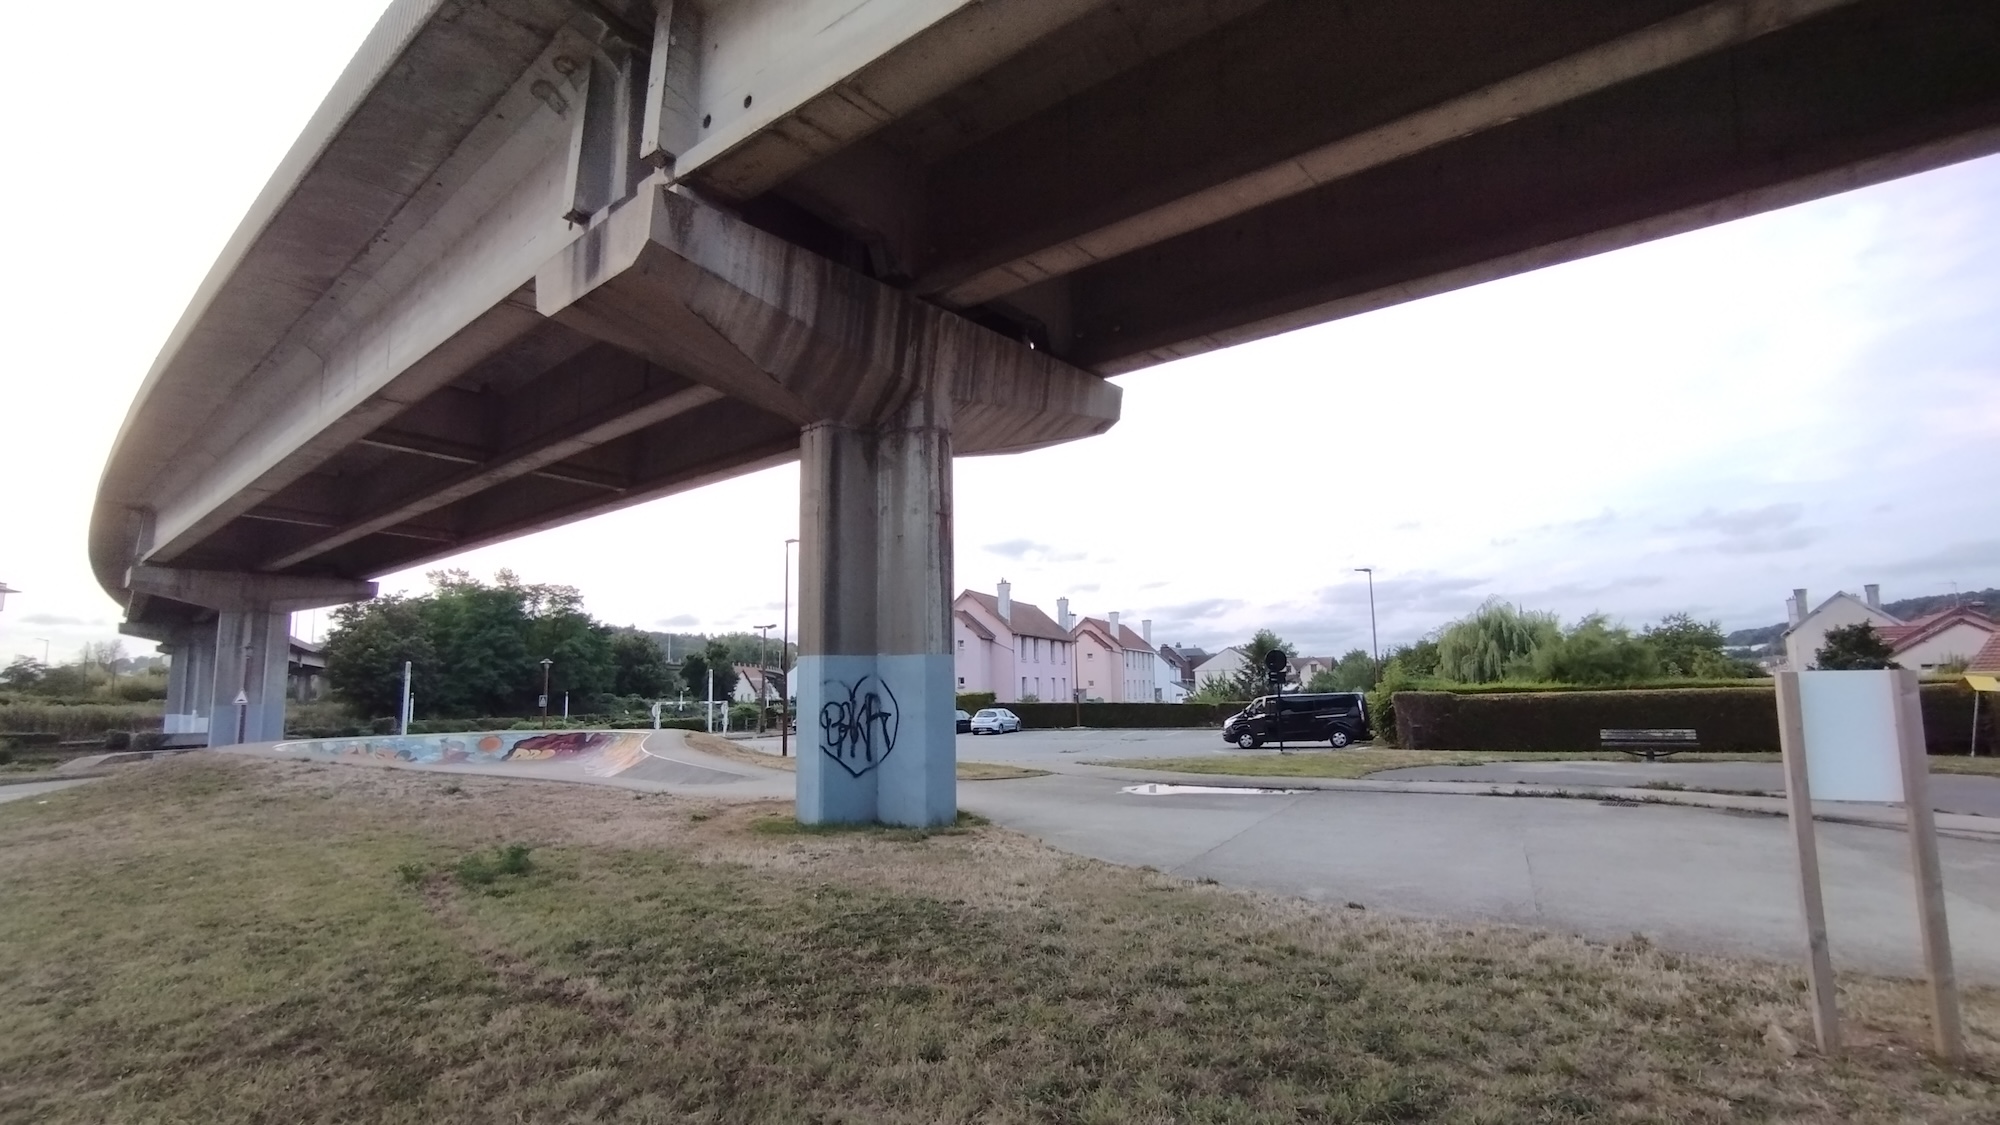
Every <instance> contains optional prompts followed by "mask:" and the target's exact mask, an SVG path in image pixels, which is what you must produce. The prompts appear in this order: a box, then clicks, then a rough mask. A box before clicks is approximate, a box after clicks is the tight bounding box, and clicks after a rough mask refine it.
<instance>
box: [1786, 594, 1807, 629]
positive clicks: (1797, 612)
mask: <svg viewBox="0 0 2000 1125" xmlns="http://www.w3.org/2000/svg"><path fill="white" fill-rule="evenodd" d="M1789 608H1790V612H1788V613H1786V614H1785V616H1786V617H1787V618H1789V619H1790V621H1791V624H1793V625H1797V624H1798V623H1799V622H1801V621H1804V620H1805V619H1806V589H1805V587H1804V586H1801V587H1799V588H1798V589H1796V590H1793V591H1792V604H1791V606H1790V607H1789Z"/></svg>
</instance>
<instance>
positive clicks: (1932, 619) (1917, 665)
mask: <svg viewBox="0 0 2000 1125" xmlns="http://www.w3.org/2000/svg"><path fill="white" fill-rule="evenodd" d="M1862 591H1863V592H1862V595H1861V596H1860V597H1858V598H1857V597H1855V596H1854V595H1853V594H1850V593H1848V592H1847V591H1845V590H1842V591H1840V592H1838V593H1836V594H1834V595H1833V596H1832V597H1830V598H1828V599H1827V600H1826V601H1824V602H1821V603H1820V604H1819V605H1818V606H1817V607H1815V608H1814V609H1812V610H1811V611H1807V610H1806V609H1805V605H1806V592H1805V591H1804V590H1794V591H1792V597H1791V598H1790V600H1788V601H1787V602H1786V603H1785V609H1786V615H1787V619H1788V620H1789V622H1790V626H1789V628H1787V629H1786V631H1785V665H1784V666H1785V667H1787V668H1792V669H1804V668H1810V667H1812V666H1813V662H1814V660H1816V659H1817V658H1818V654H1819V650H1820V648H1821V647H1822V646H1824V645H1825V644H1826V634H1827V633H1828V632H1829V631H1831V630H1833V629H1838V628H1843V627H1847V626H1853V625H1859V624H1864V623H1865V624H1869V625H1873V626H1874V627H1875V632H1876V633H1877V634H1878V635H1879V636H1880V637H1881V638H1882V639H1883V640H1884V641H1886V642H1888V644H1889V653H1890V659H1892V660H1894V661H1895V662H1896V663H1897V664H1898V665H1899V666H1901V667H1904V668H1910V669H1913V670H1915V671H1918V672H1936V671H1939V670H1942V669H1944V668H1949V667H1953V666H1955V665H1959V664H1965V665H1967V667H1968V670H1972V671H1980V670H1983V669H1980V668H1976V667H1973V665H1975V664H1976V663H1977V662H1978V661H1979V660H1980V659H1981V658H1982V656H1983V655H1984V654H1985V653H1986V651H1987V650H1988V649H1989V648H1991V647H1993V642H1994V640H1995V638H1996V637H2000V622H1996V621H1995V620H1994V619H1993V618H1992V617H1991V616H1989V615H1988V613H1987V610H1986V607H1985V606H1984V605H1982V604H1977V603H1975V604H1971V605H1962V606H1952V607H1950V608H1948V609H1942V610H1938V611H1936V612H1933V613H1927V614H1924V615H1923V616H1921V617H1916V618H1912V619H1910V620H1908V621H1905V620H1903V619H1902V618H1899V617H1896V616H1895V615H1893V614H1891V613H1889V612H1888V611H1887V610H1885V609H1883V608H1882V588H1881V587H1880V586H1876V585H1872V584H1871V585H1868V586H1863V587H1862ZM1993 658H1994V659H1995V660H1996V661H1997V662H2000V650H1996V651H1995V652H1994V653H1993ZM1996 670H2000V668H1996Z"/></svg>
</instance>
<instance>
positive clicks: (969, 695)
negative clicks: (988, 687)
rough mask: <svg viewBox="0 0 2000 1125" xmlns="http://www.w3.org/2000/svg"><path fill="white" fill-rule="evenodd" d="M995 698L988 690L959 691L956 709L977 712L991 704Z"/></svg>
mask: <svg viewBox="0 0 2000 1125" xmlns="http://www.w3.org/2000/svg"><path fill="white" fill-rule="evenodd" d="M996 698H998V697H997V696H995V695H994V694H993V693H992V692H990V691H961V692H959V693H958V709H959V710H961V711H965V712H968V713H971V714H977V713H979V711H980V710H981V709H982V708H986V707H991V706H993V704H994V700H995V699H996Z"/></svg>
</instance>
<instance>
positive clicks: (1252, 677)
mask: <svg viewBox="0 0 2000 1125" xmlns="http://www.w3.org/2000/svg"><path fill="white" fill-rule="evenodd" d="M1241 648H1242V652H1243V666H1242V667H1241V668H1238V669H1237V670H1236V675H1235V676H1233V677H1231V678H1230V679H1229V680H1227V681H1226V685H1227V686H1228V688H1229V689H1230V691H1231V692H1233V693H1234V694H1233V695H1231V697H1230V698H1232V699H1255V698H1257V697H1258V696H1260V695H1269V694H1271V680H1270V676H1269V675H1268V674H1267V673H1266V672H1265V671H1264V657H1265V655H1266V654H1268V653H1270V652H1273V651H1276V652H1282V653H1284V654H1285V657H1286V659H1291V658H1292V657H1295V656H1297V655H1298V654H1299V650H1298V649H1296V648H1294V647H1292V643H1291V642H1290V641H1287V640H1285V639H1284V638H1283V637H1280V636H1278V634H1276V633H1273V632H1272V631H1271V630H1269V629H1259V630H1257V635H1256V636H1253V637H1251V638H1250V642H1249V643H1248V644H1245V645H1242V646H1241Z"/></svg>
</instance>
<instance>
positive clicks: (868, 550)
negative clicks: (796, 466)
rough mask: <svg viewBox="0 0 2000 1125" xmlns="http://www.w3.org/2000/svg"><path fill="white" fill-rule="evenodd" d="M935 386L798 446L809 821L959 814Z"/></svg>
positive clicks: (946, 449) (816, 430)
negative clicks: (864, 421)
mask: <svg viewBox="0 0 2000 1125" xmlns="http://www.w3.org/2000/svg"><path fill="white" fill-rule="evenodd" d="M943 382H944V380H943V379H941V378H933V379H928V380H926V381H925V386H923V387H922V388H921V389H920V390H919V392H918V393H917V394H915V395H913V396H912V398H911V400H910V401H909V402H908V403H907V404H905V405H904V406H903V407H902V408H901V409H900V410H898V411H896V412H895V414H894V415H893V416H892V417H891V418H890V419H888V420H887V421H885V422H884V423H882V424H881V425H879V426H877V427H875V428H873V429H865V430H864V429H856V428H853V427H849V426H843V425H840V424H838V423H831V422H828V423H821V424H818V425H814V426H809V427H807V428H806V430H805V432H804V436H803V439H802V440H801V443H800V450H799V452H800V457H801V466H800V481H799V501H800V530H799V537H800V544H799V552H800V556H799V557H800V571H799V608H800V620H799V663H798V668H797V671H795V672H794V673H793V675H794V676H795V677H796V679H795V682H796V684H797V685H798V687H797V691H798V699H799V740H798V745H799V763H798V764H799V782H798V816H799V820H801V821H802V822H804V823H806V824H823V823H868V822H880V823H884V824H901V825H910V826H916V827H923V826H931V825H940V824H950V823H952V822H953V821H954V820H955V819H956V818H957V816H958V780H957V767H958V751H957V737H956V730H957V728H956V724H955V723H954V720H953V711H954V709H955V707H956V703H955V698H956V697H955V696H954V694H953V685H954V682H955V681H954V680H953V671H952V652H951V593H952V590H951V584H952V558H951V555H952V538H951V537H952V527H951V429H950V414H951V399H950V398H949V396H947V395H944V394H941V393H938V387H940V386H941V385H942V384H943Z"/></svg>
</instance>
